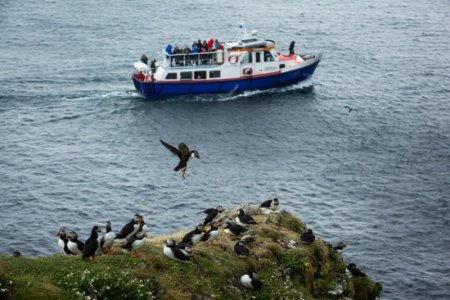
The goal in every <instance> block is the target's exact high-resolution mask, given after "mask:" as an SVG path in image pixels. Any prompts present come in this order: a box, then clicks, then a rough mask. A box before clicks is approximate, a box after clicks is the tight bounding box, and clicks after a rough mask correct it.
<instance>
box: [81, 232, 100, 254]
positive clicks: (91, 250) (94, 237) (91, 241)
mask: <svg viewBox="0 0 450 300" xmlns="http://www.w3.org/2000/svg"><path fill="white" fill-rule="evenodd" d="M101 231H102V230H101V229H100V227H99V226H97V225H95V226H94V227H92V230H91V235H90V236H89V238H88V239H87V240H86V241H85V242H84V249H83V255H81V258H82V259H86V258H89V259H90V260H92V259H94V257H95V252H96V251H97V250H98V247H99V244H98V233H99V232H101Z"/></svg>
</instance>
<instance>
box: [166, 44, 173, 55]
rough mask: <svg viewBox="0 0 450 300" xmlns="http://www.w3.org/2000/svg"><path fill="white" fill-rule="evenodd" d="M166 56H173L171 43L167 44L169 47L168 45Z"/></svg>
mask: <svg viewBox="0 0 450 300" xmlns="http://www.w3.org/2000/svg"><path fill="white" fill-rule="evenodd" d="M166 54H167V55H166V56H167V58H169V56H171V55H172V45H171V44H169V45H167V47H166Z"/></svg>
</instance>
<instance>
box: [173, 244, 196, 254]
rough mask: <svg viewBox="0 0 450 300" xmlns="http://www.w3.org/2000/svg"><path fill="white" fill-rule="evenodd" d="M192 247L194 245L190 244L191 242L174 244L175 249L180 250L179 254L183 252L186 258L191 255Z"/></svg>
mask: <svg viewBox="0 0 450 300" xmlns="http://www.w3.org/2000/svg"><path fill="white" fill-rule="evenodd" d="M193 246H194V245H193V244H192V242H187V243H178V244H176V247H177V248H178V249H180V250H181V252H183V254H184V255H187V256H191V255H192V247H193Z"/></svg>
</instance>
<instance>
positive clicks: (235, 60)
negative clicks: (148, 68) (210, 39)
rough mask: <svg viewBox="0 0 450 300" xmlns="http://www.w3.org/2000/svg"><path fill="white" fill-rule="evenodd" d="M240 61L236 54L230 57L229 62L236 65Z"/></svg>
mask: <svg viewBox="0 0 450 300" xmlns="http://www.w3.org/2000/svg"><path fill="white" fill-rule="evenodd" d="M238 60H239V57H238V56H237V55H236V54H231V55H230V56H228V62H229V63H231V64H236V63H237V62H238Z"/></svg>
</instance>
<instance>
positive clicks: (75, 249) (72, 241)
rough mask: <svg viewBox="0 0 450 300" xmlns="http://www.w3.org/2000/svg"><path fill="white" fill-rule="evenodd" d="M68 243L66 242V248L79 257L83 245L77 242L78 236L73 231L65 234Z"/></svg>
mask: <svg viewBox="0 0 450 300" xmlns="http://www.w3.org/2000/svg"><path fill="white" fill-rule="evenodd" d="M67 238H68V239H69V241H68V242H67V248H68V249H69V251H70V252H72V253H73V254H75V255H81V254H82V253H83V250H84V243H83V242H82V241H79V240H78V234H77V233H76V232H75V231H71V232H69V233H68V234H67Z"/></svg>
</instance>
